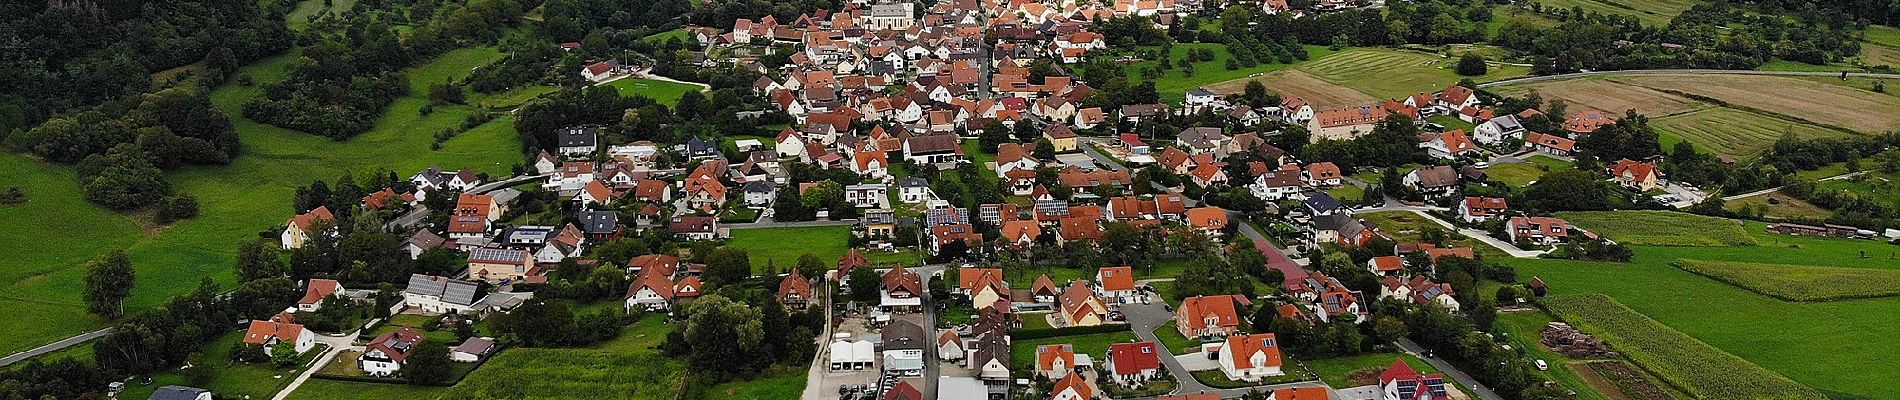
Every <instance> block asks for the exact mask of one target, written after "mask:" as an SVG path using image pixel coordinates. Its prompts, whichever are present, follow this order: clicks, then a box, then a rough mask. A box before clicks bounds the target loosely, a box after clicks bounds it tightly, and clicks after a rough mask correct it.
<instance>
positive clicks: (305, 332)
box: [244, 312, 317, 354]
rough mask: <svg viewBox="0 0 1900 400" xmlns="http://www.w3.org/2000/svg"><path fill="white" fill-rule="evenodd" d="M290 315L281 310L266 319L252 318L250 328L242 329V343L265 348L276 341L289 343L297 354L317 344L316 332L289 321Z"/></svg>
mask: <svg viewBox="0 0 1900 400" xmlns="http://www.w3.org/2000/svg"><path fill="white" fill-rule="evenodd" d="M291 315H293V314H291V313H288V312H283V313H277V316H275V317H271V319H270V320H268V321H260V320H252V321H251V326H250V328H248V329H245V331H244V343H245V344H249V345H255V346H264V348H266V349H269V348H270V347H271V346H276V345H277V344H278V343H290V344H291V348H292V349H295V350H296V351H297V354H303V352H306V351H310V348H312V347H316V345H317V334H316V333H315V332H311V331H310V329H309V328H304V327H303V325H302V324H297V323H294V322H291V321H292V318H291Z"/></svg>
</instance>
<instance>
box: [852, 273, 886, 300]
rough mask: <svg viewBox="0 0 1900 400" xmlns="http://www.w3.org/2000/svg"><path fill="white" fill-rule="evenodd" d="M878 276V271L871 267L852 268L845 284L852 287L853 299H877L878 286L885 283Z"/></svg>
mask: <svg viewBox="0 0 1900 400" xmlns="http://www.w3.org/2000/svg"><path fill="white" fill-rule="evenodd" d="M878 278H879V277H878V276H877V271H875V270H872V269H871V268H870V267H857V268H852V269H851V274H850V275H849V276H847V277H846V278H845V285H846V286H849V287H850V288H851V300H855V301H871V300H876V299H877V289H878V286H879V285H882V284H883V282H882V281H881V280H879V279H878Z"/></svg>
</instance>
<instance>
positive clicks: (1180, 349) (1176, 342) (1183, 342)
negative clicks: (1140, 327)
mask: <svg viewBox="0 0 1900 400" xmlns="http://www.w3.org/2000/svg"><path fill="white" fill-rule="evenodd" d="M1154 333H1155V338H1156V339H1161V345H1163V346H1168V350H1169V351H1171V352H1173V353H1174V354H1175V355H1182V354H1187V353H1194V352H1199V351H1201V341H1199V340H1194V339H1188V338H1187V336H1181V331H1180V330H1179V329H1177V328H1175V327H1174V321H1168V323H1165V324H1161V326H1157V327H1155V331H1154Z"/></svg>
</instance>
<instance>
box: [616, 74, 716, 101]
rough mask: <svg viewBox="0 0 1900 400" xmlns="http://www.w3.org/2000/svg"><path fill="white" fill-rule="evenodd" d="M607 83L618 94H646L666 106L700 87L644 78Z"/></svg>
mask: <svg viewBox="0 0 1900 400" xmlns="http://www.w3.org/2000/svg"><path fill="white" fill-rule="evenodd" d="M608 85H612V86H613V87H614V89H617V90H620V94H622V95H627V96H646V97H647V98H650V99H653V100H654V101H658V102H660V104H665V105H666V106H667V107H672V106H674V105H676V104H679V102H680V96H685V95H686V92H689V91H695V90H700V89H701V87H700V86H698V85H689V84H684V83H678V82H668V81H661V80H653V79H645V78H623V79H620V80H616V81H613V82H612V83H608Z"/></svg>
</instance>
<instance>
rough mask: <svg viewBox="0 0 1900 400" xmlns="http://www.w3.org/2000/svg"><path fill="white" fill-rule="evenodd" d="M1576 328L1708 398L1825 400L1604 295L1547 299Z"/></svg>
mask: <svg viewBox="0 0 1900 400" xmlns="http://www.w3.org/2000/svg"><path fill="white" fill-rule="evenodd" d="M1544 303H1545V304H1546V305H1547V306H1548V307H1550V309H1551V311H1552V312H1555V313H1556V314H1557V315H1558V316H1561V317H1563V319H1564V320H1565V321H1567V322H1570V323H1571V324H1573V325H1576V326H1577V328H1578V329H1582V330H1584V331H1585V332H1589V333H1591V334H1593V335H1596V336H1597V337H1598V338H1600V339H1603V340H1604V341H1606V342H1609V343H1610V344H1611V345H1613V346H1616V347H1617V348H1618V349H1621V350H1623V351H1624V352H1625V354H1626V355H1627V356H1628V357H1629V358H1630V359H1632V360H1635V361H1636V363H1637V364H1638V365H1641V366H1642V367H1643V368H1646V369H1648V370H1649V371H1651V372H1653V373H1655V374H1657V375H1658V376H1660V377H1661V378H1662V379H1664V380H1666V381H1669V382H1670V383H1673V384H1675V385H1676V386H1677V387H1680V388H1682V389H1683V390H1686V391H1688V392H1689V393H1690V394H1692V395H1695V396H1696V397H1697V398H1707V399H1770V398H1772V399H1825V398H1827V397H1826V396H1823V395H1822V394H1821V393H1820V392H1819V391H1816V390H1814V389H1812V388H1809V387H1806V386H1802V385H1801V384H1800V383H1796V382H1795V381H1793V380H1790V379H1788V378H1787V377H1783V376H1781V375H1779V374H1776V373H1774V372H1773V371H1769V370H1767V369H1764V368H1761V367H1760V366H1757V365H1755V364H1752V363H1749V362H1748V361H1747V360H1743V359H1742V358H1740V357H1736V356H1735V355H1732V354H1729V353H1726V352H1723V351H1722V350H1721V349H1717V348H1715V347H1713V346H1709V345H1708V344H1706V343H1703V342H1701V341H1698V340H1696V339H1695V338H1693V337H1690V336H1688V335H1685V334H1683V333H1682V332H1678V331H1676V330H1674V329H1670V328H1669V327H1668V326H1666V325H1663V324H1662V323H1660V322H1657V321H1656V320H1654V319H1650V318H1649V317H1646V316H1643V315H1642V314H1639V313H1637V312H1636V311H1635V310H1631V309H1630V308H1628V307H1625V306H1623V305H1622V304H1621V303H1618V302H1617V301H1616V300H1615V299H1612V298H1610V297H1608V296H1603V295H1570V296H1558V297H1551V298H1548V299H1545V300H1544Z"/></svg>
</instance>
